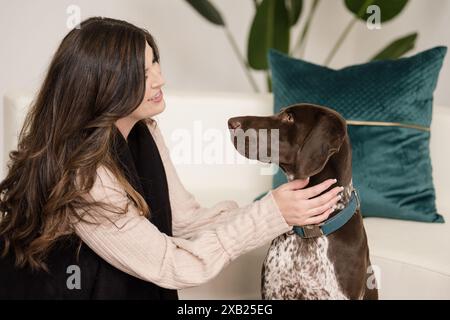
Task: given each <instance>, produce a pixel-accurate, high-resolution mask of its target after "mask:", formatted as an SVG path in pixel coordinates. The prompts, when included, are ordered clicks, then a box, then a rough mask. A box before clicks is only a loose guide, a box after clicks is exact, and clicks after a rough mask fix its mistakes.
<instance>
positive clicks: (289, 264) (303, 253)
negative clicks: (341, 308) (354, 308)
mask: <svg viewBox="0 0 450 320" xmlns="http://www.w3.org/2000/svg"><path fill="white" fill-rule="evenodd" d="M261 289H262V290H261V292H262V298H263V299H347V297H346V296H345V295H344V294H343V292H342V291H341V289H340V287H339V283H338V281H337V278H336V273H335V270H334V266H333V264H332V262H331V261H330V259H329V258H328V239H327V237H325V236H322V237H319V238H314V239H302V238H300V237H299V236H297V235H296V234H288V233H285V234H283V235H281V236H279V237H277V238H275V239H274V240H273V241H272V244H271V246H270V248H269V251H268V253H267V256H266V259H265V261H264V264H263V270H262V288H261Z"/></svg>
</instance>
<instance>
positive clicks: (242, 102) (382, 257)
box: [1, 91, 450, 299]
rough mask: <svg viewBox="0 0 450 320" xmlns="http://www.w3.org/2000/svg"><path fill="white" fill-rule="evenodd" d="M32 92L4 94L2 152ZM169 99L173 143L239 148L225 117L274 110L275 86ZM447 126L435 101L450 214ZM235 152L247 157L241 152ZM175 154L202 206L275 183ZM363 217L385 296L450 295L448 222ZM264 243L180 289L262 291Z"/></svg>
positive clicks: (243, 167)
mask: <svg viewBox="0 0 450 320" xmlns="http://www.w3.org/2000/svg"><path fill="white" fill-rule="evenodd" d="M31 99H32V96H31V95H30V93H24V92H11V93H8V94H7V95H6V96H5V97H4V124H3V135H4V155H5V157H4V158H6V157H7V154H8V151H9V150H11V149H14V148H16V143H17V140H16V139H17V137H16V136H17V133H18V130H19V129H20V127H21V124H22V121H23V117H24V114H25V112H26V110H27V108H28V105H29V103H30V101H31ZM165 99H166V110H165V111H164V112H163V113H162V114H160V115H158V116H157V117H156V119H157V120H158V121H159V124H160V126H161V130H162V132H163V134H164V136H165V140H166V143H167V144H168V146H169V148H170V149H172V148H173V146H175V144H179V142H178V141H173V140H172V137H174V136H175V135H174V136H172V134H175V130H179V129H186V130H188V132H190V133H192V134H193V138H192V140H191V142H192V143H193V144H195V143H202V144H203V145H197V147H200V148H201V147H202V146H203V147H205V146H206V145H211V144H210V143H208V140H207V139H208V138H207V137H202V136H195V132H200V133H204V132H205V130H206V129H218V130H221V131H222V132H223V134H222V137H223V139H225V140H226V141H225V142H224V143H223V145H225V147H224V150H223V151H224V154H228V152H231V154H234V155H236V153H235V150H234V148H233V147H232V145H231V143H230V141H229V139H228V133H227V119H228V118H230V117H232V116H238V115H269V114H272V100H273V97H272V96H271V95H270V94H259V95H256V94H235V93H219V92H217V93H200V92H167V91H166V93H165ZM449 128H450V107H441V106H436V107H435V108H434V115H433V125H432V138H431V156H432V164H433V176H434V182H435V186H436V193H437V206H438V210H439V212H440V213H441V214H443V215H444V218H446V220H447V221H449V222H450V198H448V196H449V195H450V170H449V167H448V164H449V163H450V151H449V150H448V149H447V146H448V139H449V137H450V129H449ZM196 130H197V131H196ZM227 139H228V140H227ZM216 143H217V141H216ZM201 150H203V149H201ZM237 158H242V157H240V156H239V155H238V156H237ZM4 160H6V159H4ZM173 160H174V162H175V165H176V167H177V170H178V173H179V175H180V177H181V179H182V181H183V182H184V183H185V185H186V187H187V188H188V190H190V191H191V192H192V193H193V194H194V195H195V196H196V198H197V199H198V201H199V202H200V203H201V204H202V205H203V206H212V205H214V204H215V203H217V202H219V201H222V200H235V201H236V202H238V203H239V204H240V205H245V204H248V203H250V202H251V201H252V199H253V198H254V197H255V196H257V195H259V194H260V193H262V192H264V191H266V190H268V189H269V188H270V187H271V176H270V175H262V174H261V169H263V168H265V166H263V165H262V164H260V163H254V162H253V163H249V162H248V161H247V162H246V163H244V164H242V163H234V164H233V163H231V164H230V163H225V164H204V163H203V164H201V163H200V164H195V163H194V164H192V163H191V164H184V163H181V161H180V159H178V158H176V157H175V156H173ZM203 160H204V159H203ZM241 160H244V159H243V158H242V159H241ZM203 162H204V161H203ZM244 162H245V161H244ZM4 167H5V162H3V164H2V168H4ZM1 177H2V178H3V176H1ZM364 223H365V226H366V230H367V233H368V237H369V245H370V251H371V257H372V258H371V259H372V262H373V264H375V265H377V266H379V267H380V270H381V277H380V279H379V280H380V298H382V299H449V298H450V225H449V223H445V224H429V223H419V222H408V221H397V220H390V219H379V218H366V219H365V220H364ZM266 250H267V245H266V246H264V247H261V248H259V249H256V250H254V251H252V252H250V253H248V254H246V255H244V256H241V257H240V258H238V259H237V260H236V261H234V262H232V263H231V264H230V265H229V266H227V267H226V268H225V269H224V270H223V271H222V272H221V273H220V274H219V276H217V277H216V278H215V279H213V280H212V281H210V282H209V283H207V284H205V285H202V286H200V287H197V288H190V289H185V290H182V291H181V292H180V297H181V298H191V299H215V298H221V299H259V298H260V295H259V288H260V270H261V265H262V261H263V259H264V256H265V253H266Z"/></svg>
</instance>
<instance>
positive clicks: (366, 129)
mask: <svg viewBox="0 0 450 320" xmlns="http://www.w3.org/2000/svg"><path fill="white" fill-rule="evenodd" d="M446 52H447V48H446V47H435V48H433V49H430V50H427V51H424V52H422V53H419V54H417V55H414V56H412V57H408V58H402V59H398V60H385V61H376V62H370V63H366V64H361V65H354V66H350V67H347V68H344V69H340V70H333V69H330V68H326V67H323V66H319V65H315V64H312V63H308V62H306V61H303V60H299V59H294V58H291V57H289V56H286V55H284V54H283V53H281V52H278V51H276V50H273V49H272V50H271V51H270V52H269V61H270V68H271V72H272V85H273V93H274V97H275V106H274V112H275V113H277V112H278V111H279V110H280V108H281V107H285V106H289V105H292V104H296V103H300V102H305V103H313V104H319V105H324V106H328V107H330V108H333V109H335V110H336V111H338V112H340V113H341V114H342V115H343V116H344V118H346V119H347V121H349V122H348V132H349V135H350V139H351V143H352V150H353V163H352V165H353V184H354V186H355V187H356V188H357V190H358V191H359V194H360V197H361V202H362V204H361V212H362V214H363V216H365V217H370V216H375V217H384V218H394V219H403V220H414V221H424V222H444V219H443V217H442V216H441V215H439V214H438V213H437V211H436V205H435V190H434V185H433V179H432V168H431V159H430V154H429V140H430V131H429V128H430V125H431V115H432V105H433V92H434V89H435V87H436V84H437V80H438V75H439V72H440V69H441V67H442V63H443V59H444V57H445V54H446ZM285 182H287V179H286V176H285V174H284V173H283V172H282V171H281V170H278V172H277V174H276V175H275V176H274V179H273V188H276V187H278V186H279V185H280V184H283V183H285ZM260 197H261V196H260ZM260 197H258V198H260Z"/></svg>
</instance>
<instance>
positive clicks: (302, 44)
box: [290, 0, 320, 58]
mask: <svg viewBox="0 0 450 320" xmlns="http://www.w3.org/2000/svg"><path fill="white" fill-rule="evenodd" d="M319 2H320V0H313V3H312V5H311V9H310V11H309V14H308V18H307V19H306V23H305V25H304V27H303V30H302V32H301V33H300V37H299V39H298V41H297V43H296V45H295V46H294V49H293V50H292V51H291V53H290V55H292V56H293V55H294V53H295V52H296V51H299V55H300V58H301V57H302V56H303V54H304V51H305V50H304V49H305V47H306V37H307V35H308V31H309V27H310V25H311V21H312V18H313V16H314V14H315V12H316V9H317V5H318V4H319ZM300 50H301V51H300Z"/></svg>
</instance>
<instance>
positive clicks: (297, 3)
mask: <svg viewBox="0 0 450 320" xmlns="http://www.w3.org/2000/svg"><path fill="white" fill-rule="evenodd" d="M286 8H287V10H288V14H289V23H290V25H291V26H293V25H295V24H296V23H297V21H298V19H299V18H300V15H301V14H302V9H303V0H286Z"/></svg>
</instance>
